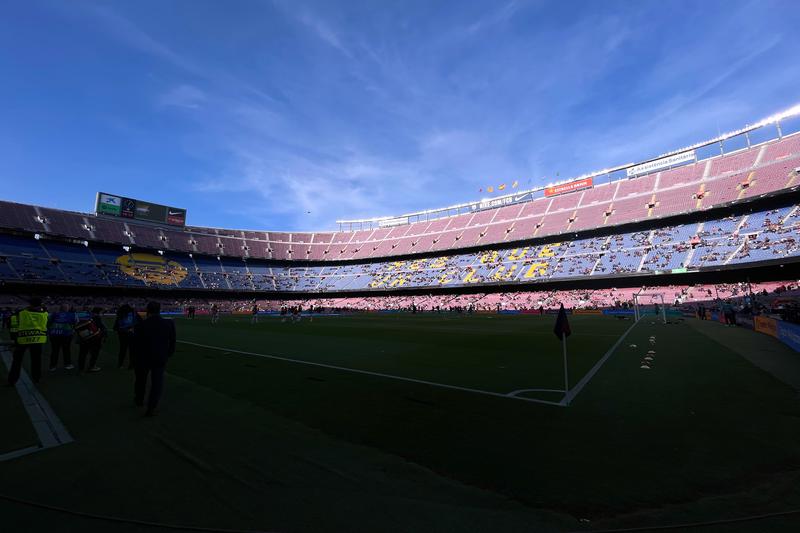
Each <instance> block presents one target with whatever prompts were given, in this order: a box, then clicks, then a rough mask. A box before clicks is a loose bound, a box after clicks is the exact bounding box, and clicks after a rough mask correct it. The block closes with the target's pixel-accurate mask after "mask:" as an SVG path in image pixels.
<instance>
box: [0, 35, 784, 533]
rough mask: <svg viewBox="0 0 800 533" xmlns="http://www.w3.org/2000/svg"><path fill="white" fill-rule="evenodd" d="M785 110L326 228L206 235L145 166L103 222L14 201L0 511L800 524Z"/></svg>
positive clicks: (7, 222) (555, 526)
mask: <svg viewBox="0 0 800 533" xmlns="http://www.w3.org/2000/svg"><path fill="white" fill-rule="evenodd" d="M126 28H127V27H126ZM126 31H128V33H126V35H131V33H130V31H129V30H126ZM323 35H324V34H323ZM148 43H149V44H147V46H148V47H150V48H149V49H155V50H157V51H158V54H160V55H162V56H164V57H167V58H169V57H170V56H168V55H167V54H166V53H164V52H163V51H159V50H161V49H156V48H154V45H152V43H150V42H149V41H148ZM329 44H330V43H329ZM334 44H335V43H334ZM334 47H335V46H334ZM761 111H762V114H763V115H765V116H766V118H763V119H762V120H757V121H755V122H753V123H751V124H747V125H742V126H741V127H740V128H739V129H735V130H732V131H729V132H725V133H723V132H721V131H720V132H719V133H718V135H716V136H713V137H711V138H704V139H705V140H699V141H698V142H695V143H694V144H691V145H690V146H683V147H675V146H669V145H663V146H661V149H660V150H659V151H658V152H660V153H658V152H656V153H650V154H645V155H644V156H643V157H642V158H641V159H639V160H637V161H636V162H632V163H622V164H620V162H619V161H614V160H611V158H609V159H607V160H605V163H604V164H605V165H607V167H606V168H604V169H602V170H599V171H588V172H586V173H582V174H580V175H575V176H573V177H569V178H564V179H560V178H559V179H555V180H550V181H547V182H542V183H540V184H534V185H533V186H530V187H527V188H525V187H519V186H518V183H517V181H514V183H513V185H510V186H507V185H506V184H503V185H502V187H500V188H499V190H498V191H497V194H483V195H482V196H483V197H482V198H479V199H474V200H471V201H464V202H461V201H460V200H456V201H459V202H460V203H455V204H453V205H449V206H445V207H440V208H436V207H431V206H430V205H426V204H422V205H419V207H418V210H416V211H411V212H405V213H394V214H387V213H376V214H378V215H380V216H374V217H358V218H343V219H338V220H333V219H331V220H330V221H329V223H328V225H329V229H327V230H321V231H316V230H314V231H312V230H311V229H310V228H309V230H308V231H293V230H287V229H281V228H280V227H276V228H274V229H273V228H271V227H270V228H258V229H243V228H236V227H225V228H223V227H211V226H210V225H193V224H192V223H191V222H192V219H193V218H195V217H197V218H196V220H199V219H200V218H199V217H200V213H199V212H198V213H197V215H195V212H194V210H193V207H191V206H187V207H173V206H170V205H168V204H170V203H171V200H170V199H169V198H164V197H159V195H158V192H157V191H153V194H152V196H151V197H147V198H146V199H139V198H138V197H134V196H133V195H132V194H130V193H128V192H125V191H126V189H125V186H124V185H125V183H124V180H120V181H119V182H118V183H110V184H109V186H108V188H107V189H104V190H97V191H91V192H85V191H83V192H85V196H86V200H87V204H88V202H89V201H91V200H92V198H90V196H93V206H94V208H93V209H92V210H88V209H87V210H85V211H80V210H75V209H69V208H61V206H60V205H53V202H49V203H47V202H41V203H36V202H33V203H26V202H19V201H10V200H2V199H0V312H2V318H3V329H2V331H1V332H0V356H2V359H3V363H4V365H0V377H2V378H3V380H4V381H6V380H8V382H9V384H10V385H11V386H9V387H6V388H4V389H3V394H2V396H1V397H0V398H1V399H0V402H2V407H3V408H2V428H3V431H2V432H0V515H2V517H3V518H2V520H3V524H4V525H5V526H7V527H8V529H7V531H20V532H21V531H58V532H61V531H75V532H78V531H80V532H95V531H96V532H108V531H113V532H117V531H119V532H151V531H218V532H229V533H230V532H234V531H236V532H243V531H250V532H254V531H270V532H273V531H274V532H295V531H297V532H306V531H308V532H315V531H332V532H333V531H336V532H338V531H342V532H344V531H348V532H355V531H365V532H366V531H370V532H375V531H380V532H383V531H387V532H389V531H397V532H405V531H431V532H439V531H452V532H462V531H464V532H472V531H475V532H484V531H486V532H489V531H492V532H495V531H498V532H499V531H502V532H517V531H519V532H534V531H535V532H573V531H595V532H600V531H608V532H622V531H656V530H674V531H695V530H697V531H701V530H702V531H713V532H723V531H724V532H729V531H730V532H744V531H775V532H784V531H785V532H789V531H797V530H798V528H800V483H798V479H799V478H800V439H798V436H800V405H798V398H800V396H799V392H798V391H800V358H798V352H800V105H794V106H793V107H789V108H787V109H785V110H782V111H780V110H776V109H762V110H761ZM769 113H773V114H769ZM767 115H768V116H767ZM576 149H577V148H576ZM508 183H509V184H510V183H511V182H510V180H509V182H508ZM115 185H116V186H117V187H116V188H115ZM508 191H510V192H508ZM489 192H490V193H493V192H494V191H489ZM481 193H483V189H481ZM459 198H460V197H459ZM56 203H58V202H56ZM198 211H199V209H198ZM231 225H233V224H231ZM153 304H158V306H159V307H158V308H154V307H153ZM127 306H131V308H130V309H131V320H132V321H134V322H135V323H136V326H135V327H131V330H130V331H131V333H130V335H131V336H132V338H133V340H130V341H129V340H127V339H128V338H130V337H126V338H123V337H125V335H128V333H125V335H123V333H122V331H123V330H124V329H125V328H124V327H123V326H122V325H121V324H122V322H121V319H122V318H123V317H126V316H127V315H126V314H125V313H126V311H125V309H128V308H127ZM154 309H156V310H155V311H154ZM158 309H160V315H161V316H162V317H165V318H167V319H168V320H166V321H164V322H169V323H171V324H173V326H170V327H174V329H173V332H174V334H175V335H176V337H175V338H174V339H176V340H173V350H174V353H173V354H171V355H170V356H169V358H168V360H167V363H166V369H165V366H164V363H162V364H161V366H160V372H161V373H162V376H165V377H164V378H163V379H164V385H163V386H164V395H163V398H162V399H161V401H160V403H158V409H155V404H153V405H150V404H148V409H147V412H146V416H145V417H143V416H142V414H143V411H142V409H140V408H141V407H142V398H143V397H140V396H139V394H140V393H139V389H138V382H139V379H140V378H139V372H140V370H139V366H140V365H144V363H142V361H143V360H144V359H145V358H146V356H147V354H146V353H144V352H145V351H146V349H145V348H144V346H145V344H144V341H139V340H138V339H139V338H142V337H143V336H144V335H149V333H148V331H149V330H146V329H145V327H144V326H143V325H142V324H147V323H150V322H152V321H153V320H162V319H158V318H157V316H158V315H159V311H158ZM37 313H38V314H39V315H42V316H44V319H43V320H45V322H46V327H45V328H40V330H41V331H39V335H38V336H37V333H36V332H33V333H31V331H33V330H35V329H36V328H34V327H33V326H30V324H31V323H32V322H30V320H32V319H31V318H29V317H30V316H32V315H34V314H37ZM59 313H61V314H64V313H67V314H68V315H69V316H70V317H72V318H70V320H71V322H70V328H69V331H68V333H67V338H68V339H69V340H67V342H66V344H67V346H68V347H69V345H70V343H71V342H72V341H71V339H72V338H73V335H74V340H75V342H74V343H73V346H72V348H73V349H72V351H73V352H76V351H77V350H78V349H79V350H80V353H81V355H80V359H79V363H78V365H77V366H78V368H77V369H75V365H73V364H72V362H71V359H70V358H69V355H66V356H65V357H64V358H63V360H61V361H60V362H59V356H58V353H59V351H58V350H59V349H57V347H56V346H57V345H59V343H60V342H63V341H59V340H58V339H57V337H58V336H59V335H61V333H58V332H57V331H56V330H55V329H54V327H53V323H54V321H56V322H57V320H56V319H55V318H54V317H55V316H56V315H58V314H59ZM81 317H82V318H81ZM154 317H156V318H154ZM26 321H28V322H26ZM26 324H28V326H26ZM85 324H90V325H91V324H96V326H95V325H91V328H93V329H91V331H90V333H86V331H88V329H84V325H85ZM26 327H27V328H28V329H27V330H26ZM98 327H99V329H98ZM31 328H33V329H31ZM86 328H89V326H86ZM34 337H35V338H38V339H39V340H31V339H33V338H34ZM91 339H95V341H97V342H96V346H97V353H93V352H92V351H91V349H90V348H88V346H89V344H90V342H93V341H91ZM128 342H130V343H131V346H132V348H130V350H131V351H130V354H129V357H130V359H127V360H126V359H125V355H124V354H126V353H127V352H126V350H127V349H128V348H126V347H125V346H123V343H128ZM30 343H38V344H36V345H37V346H40V347H41V348H40V352H42V350H43V353H41V354H40V356H38V357H40V359H41V358H42V357H43V358H44V361H43V362H36V357H37V356H35V353H34V351H32V350H31V351H30V352H29V355H26V348H27V347H28V346H30ZM147 346H151V345H147ZM153 346H154V345H153ZM51 352H52V354H54V355H52V356H51ZM66 353H67V354H68V353H69V348H68V349H67V352H66ZM86 355H88V356H89V357H90V359H91V361H90V363H89V366H88V367H85V366H84V363H85V361H84V358H85V356H86ZM72 357H73V358H74V357H75V354H74V353H73V354H72ZM19 362H22V368H21V371H20V368H19V366H17V367H16V370H15V366H14V365H19ZM48 362H49V368H47V365H48ZM117 363H118V364H117ZM37 365H38V366H42V367H43V369H39V368H38V367H37ZM134 366H135V371H133V370H131V368H133V367H134ZM101 370H102V371H101ZM150 370H151V371H152V369H150ZM164 372H166V373H165V374H164ZM40 373H41V378H40V377H39V374H40ZM134 374H135V375H136V378H135V379H136V381H137V389H136V392H135V394H136V399H135V400H134V401H133V402H132V401H131V400H132V399H133V398H132V393H133V392H134V385H133V380H134ZM14 376H18V377H14ZM144 376H145V378H144V379H145V381H146V379H147V373H146V372H145V373H144ZM152 379H153V380H155V379H156V378H155V377H152ZM155 386H156V385H155V381H152V382H151V384H150V385H149V387H150V389H148V390H153V387H155ZM142 394H143V393H142ZM156 401H158V398H156ZM156 415H157V416H156ZM5 526H4V527H5ZM5 530H6V529H4V531H5Z"/></svg>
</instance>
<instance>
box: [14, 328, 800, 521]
mask: <svg viewBox="0 0 800 533" xmlns="http://www.w3.org/2000/svg"><path fill="white" fill-rule="evenodd" d="M552 322H553V319H552V318H551V317H533V316H524V317H519V316H517V317H498V316H492V317H491V318H490V317H489V316H474V317H458V318H456V317H438V316H436V317H434V316H430V315H428V316H424V315H423V316H421V317H420V316H413V317H412V316H400V317H395V316H377V317H335V318H333V317H331V318H323V319H317V320H315V321H314V322H313V323H310V322H302V323H300V324H291V323H281V322H280V321H279V320H276V319H269V320H267V321H264V322H263V323H262V324H259V325H251V324H249V323H248V319H246V318H241V319H232V318H227V319H224V320H223V322H222V323H221V324H219V325H217V326H214V327H211V326H210V325H209V324H208V322H206V321H204V320H197V321H194V322H191V321H187V320H179V321H178V330H179V337H180V338H182V339H184V340H190V341H193V342H198V343H201V344H209V345H214V346H224V347H229V348H233V349H238V350H244V351H252V352H257V353H265V354H275V355H281V356H287V357H292V358H300V359H306V360H313V361H317V362H323V363H327V364H336V365H341V366H349V367H353V368H360V369H367V370H370V371H376V372H388V373H391V374H397V375H402V376H405V377H413V378H417V379H427V380H432V381H438V382H442V383H450V384H454V385H458V386H469V387H474V388H480V389H483V390H492V391H497V392H503V393H507V392H511V391H512V390H517V389H520V388H550V387H553V388H555V387H558V385H559V381H560V379H561V376H560V372H559V370H560V367H561V358H560V355H559V352H558V341H557V339H555V337H554V336H553V334H552V332H551V331H550V330H551V328H552ZM571 322H572V327H573V331H574V332H575V334H574V335H573V336H572V337H570V344H569V345H570V361H571V369H572V372H573V375H574V376H575V378H574V379H573V380H572V383H574V382H575V381H577V379H578V378H579V377H580V376H581V375H582V374H583V373H585V371H586V370H587V369H588V368H590V367H591V366H592V365H593V364H594V362H596V360H597V359H598V358H599V357H600V356H601V355H602V354H603V353H604V352H605V351H606V350H607V349H608V348H609V347H610V346H611V345H612V344H613V343H614V342H615V341H616V338H617V337H618V335H619V334H620V333H621V332H622V331H624V330H625V329H626V327H627V326H628V325H629V324H630V323H629V322H627V323H626V322H624V321H616V320H614V319H606V318H601V317H581V316H576V317H573V319H572V321H571ZM650 335H656V338H657V340H656V344H655V346H654V347H653V349H655V351H656V360H655V364H654V365H653V368H652V369H651V370H649V371H647V370H641V369H640V368H639V366H640V361H641V359H642V357H643V356H644V354H645V352H646V351H647V350H648V349H650V345H649V343H648V337H649V336H650ZM751 335H756V334H754V333H751ZM757 337H758V336H756V338H757ZM629 344H636V345H637V348H635V349H634V348H630V347H629ZM110 351H113V339H112V342H110V343H109V345H108V346H107V348H106V355H104V357H105V361H106V363H110V362H111V361H110V360H111V359H112V358H111V357H110V356H109V355H108V352H110ZM501 367H505V368H501ZM169 371H170V379H169V380H168V389H167V393H166V399H165V404H164V409H163V414H162V418H159V419H156V421H155V423H150V422H147V423H149V425H143V421H141V420H140V419H139V418H138V414H134V413H132V412H131V411H130V407H128V403H129V402H128V398H129V387H130V384H129V383H126V384H124V385H123V383H124V382H125V380H126V378H128V379H129V376H128V375H126V373H125V372H123V371H113V372H108V373H105V371H104V373H103V374H101V375H97V376H82V377H81V378H75V377H73V376H64V375H59V376H56V377H55V378H54V379H48V380H47V381H46V384H45V386H43V392H44V394H45V395H46V396H47V397H48V400H49V401H50V402H51V404H53V407H54V408H55V409H56V411H57V412H58V413H59V414H60V415H61V416H62V418H63V420H64V422H65V424H66V425H67V427H68V429H69V430H70V431H71V432H72V433H73V436H75V437H76V439H77V442H76V443H75V444H72V445H69V446H65V447H63V448H59V449H56V450H52V451H48V452H46V453H41V454H36V455H35V456H31V457H29V458H25V459H23V460H19V461H15V462H12V463H7V464H6V465H3V466H2V467H0V468H3V469H5V470H6V471H7V472H9V473H10V474H11V477H9V478H8V479H13V480H14V481H15V482H20V483H22V482H21V481H20V476H23V475H24V474H25V473H28V474H31V473H33V474H34V475H35V474H36V473H39V474H41V475H45V474H46V473H47V474H48V475H49V476H50V477H53V475H56V479H55V480H53V481H54V483H53V484H52V485H50V486H49V490H48V489H46V488H44V487H43V488H41V489H38V490H37V487H36V486H34V485H35V484H33V483H22V484H21V485H20V487H21V493H22V494H27V495H29V496H31V497H32V498H33V499H40V500H50V501H53V499H52V497H51V496H50V492H51V491H52V487H62V488H65V490H67V491H68V492H69V491H71V490H72V489H74V488H76V487H86V486H89V487H92V488H93V489H95V492H96V493H97V494H99V509H98V508H95V509H94V510H97V511H98V512H99V510H101V509H102V510H104V511H106V512H108V513H110V514H123V515H132V514H133V515H135V516H139V515H140V514H141V513H142V512H144V514H146V515H147V516H148V517H150V518H151V519H155V518H157V519H163V520H169V521H175V522H184V523H185V522H192V523H198V524H203V525H217V526H223V525H224V526H227V527H234V526H238V525H240V524H245V525H247V526H248V527H260V528H273V529H274V528H278V529H279V530H285V531H306V530H308V531H312V530H320V529H324V530H331V531H334V530H342V531H344V530H347V531H356V530H365V531H366V530H368V529H370V530H372V531H374V530H382V531H386V530H398V531H403V530H412V529H413V530H421V531H422V530H426V529H427V530H432V531H433V530H452V531H480V530H489V529H490V528H491V527H495V526H491V525H490V524H495V523H502V524H503V525H502V527H500V529H502V530H504V531H514V530H525V529H526V528H531V527H534V528H535V529H534V530H537V531H538V530H542V529H545V530H546V529H549V528H554V529H556V530H564V529H565V528H569V527H579V526H580V525H581V523H579V522H577V521H576V520H575V519H577V518H588V519H590V520H591V523H592V524H594V525H638V524H647V523H659V522H660V523H663V522H672V521H676V520H681V521H682V520H689V521H691V520H697V519H704V518H710V517H718V516H733V515H737V514H749V513H751V512H766V511H770V510H781V509H784V508H786V506H790V505H793V504H794V505H796V506H800V498H799V497H798V489H797V483H796V482H797V480H798V476H797V469H798V465H800V460H799V459H800V444H798V442H797V438H796V436H797V435H798V434H800V433H798V430H800V423H799V421H800V418H799V417H798V415H800V409H798V404H797V401H796V396H795V393H794V391H792V390H791V389H790V388H789V387H787V386H785V385H783V384H782V383H780V382H778V381H777V380H775V379H774V378H773V377H771V376H770V375H768V374H766V373H764V372H763V371H761V370H759V369H757V368H756V367H754V366H753V365H752V364H750V363H749V362H748V361H746V360H745V359H743V358H742V357H740V356H739V355H737V354H736V353H734V352H733V351H731V350H730V349H728V348H726V347H725V346H723V345H721V344H719V343H718V342H716V341H715V340H713V339H712V338H711V337H709V336H708V335H706V334H704V333H702V332H701V331H698V330H696V329H694V328H692V327H689V326H688V325H687V324H670V325H666V326H665V325H660V324H651V323H650V322H649V321H648V320H644V321H643V322H642V323H640V324H639V325H637V326H636V327H635V328H634V330H633V331H632V332H631V334H630V336H629V338H628V339H627V340H626V341H625V343H624V344H623V345H622V346H621V347H620V348H618V350H617V351H616V353H615V354H614V355H613V356H612V357H611V358H610V359H609V360H608V362H607V363H606V365H605V366H604V367H603V368H602V369H601V370H600V372H599V373H598V374H597V375H596V376H595V378H594V379H593V380H592V382H591V383H590V384H589V386H588V387H587V388H586V389H585V390H584V391H583V392H582V393H581V394H580V395H579V396H578V397H577V398H576V400H575V401H574V403H573V405H572V406H571V407H570V408H567V409H564V408H560V407H553V406H546V405H537V404H530V403H527V402H521V401H516V400H512V399H506V398H498V397H492V396H483V395H478V394H471V393H466V392H461V391H455V390H449V389H442V388H436V387H431V386H427V385H422V384H416V383H409V382H402V381H394V380H388V379H385V378H381V377H376V376H365V375H360V374H352V373H347V372H342V371H338V370H333V369H327V368H321V367H312V366H305V365H297V364H292V363H287V362H283V361H276V360H270V359H263V358H258V357H253V356H246V355H239V354H235V353H226V352H225V351H221V350H211V349H204V348H198V347H195V346H189V345H181V346H180V347H179V351H178V353H177V354H176V355H175V357H174V359H173V360H172V361H171V362H170V367H169ZM76 380H81V381H79V382H76ZM87 385H88V386H87ZM126 389H127V390H126ZM76 390H77V391H79V392H80V393H79V394H76V392H75V391H76ZM101 398H102V400H100V399H101ZM321 449H324V450H325V451H326V452H327V453H325V455H324V459H322V460H321V459H319V458H318V457H316V458H315V456H314V455H313V452H314V451H316V453H319V452H320V450H321ZM85 456H90V457H92V463H95V462H96V464H94V466H91V467H88V468H87V467H84V468H85V470H82V469H81V466H82V465H84V464H86V463H83V462H82V461H81V459H80V458H81V457H85ZM129 457H140V458H142V457H143V458H144V459H145V460H146V461H145V463H144V464H141V463H139V464H138V466H137V467H135V468H134V467H133V466H129V465H128V461H127V460H126V458H129ZM372 457H375V458H378V459H373V460H370V458H372ZM375 461H377V462H378V463H379V464H381V465H382V466H381V467H380V468H379V470H380V472H382V473H381V474H380V475H378V477H377V478H376V477H375V476H376V471H375V468H374V467H375ZM309 462H310V464H311V465H313V466H314V468H311V467H309V466H308V465H309ZM134 464H136V463H135V462H134ZM320 465H321V466H320ZM406 469H411V470H410V471H411V472H413V473H414V475H410V474H408V476H410V479H409V478H408V476H407V474H406V472H408V471H407V470H406ZM76 471H77V472H81V475H80V476H79V477H78V478H75V477H74V476H75V474H76ZM320 471H322V472H327V474H326V475H329V476H330V477H331V479H330V482H329V484H325V483H323V485H322V486H323V487H325V488H327V490H322V489H320V488H319V487H320V486H319V485H318V483H317V482H316V479H317V476H318V475H319V472H320ZM323 477H325V476H323ZM151 478H152V479H151ZM271 481H274V484H272V483H271ZM126 487H127V490H125V488H126ZM198 487H208V491H206V490H205V489H198ZM356 487H358V488H356ZM159 488H163V489H165V490H164V492H166V493H167V496H166V497H165V498H164V499H165V501H164V502H162V501H160V499H159V498H157V497H155V496H153V497H152V498H150V497H146V498H144V502H142V503H143V508H144V511H136V512H134V511H135V508H132V507H131V506H132V505H133V502H137V501H139V500H140V499H141V498H142V497H141V494H150V491H155V493H156V494H160V493H159V490H158V489H159ZM60 490H61V489H57V492H59V491H60ZM412 493H413V494H416V495H417V497H416V498H414V501H413V502H412V503H409V505H410V507H403V505H402V504H401V500H402V501H406V503H408V502H407V500H406V499H407V498H408V495H409V494H412ZM125 494H129V496H125ZM131 495H132V496H131ZM215 498H216V499H220V501H221V502H222V503H221V504H216V505H215V504H214V503H213V502H214V501H215ZM298 501H301V502H304V503H305V504H307V505H311V509H312V510H311V511H308V512H303V511H302V510H301V509H299V508H298V505H297V502H298ZM264 502H269V503H268V504H267V503H264ZM82 504H83V500H80V499H78V500H76V501H75V505H77V506H79V507H80V506H81V505H82ZM429 505H432V506H433V507H429ZM398 506H399V507H398ZM228 507H230V508H231V509H232V510H231V509H228ZM330 509H334V510H333V511H331V510H330ZM342 509H345V510H346V512H342V511H341V510H342ZM401 509H402V510H401ZM425 509H427V511H426V510H425ZM542 509H547V510H549V511H550V512H543V511H541V510H542ZM192 510H194V511H192ZM19 513H22V514H24V512H23V511H19ZM136 513H138V514H136ZM329 513H330V516H328V514H329ZM417 513H419V515H418V516H419V519H418V520H414V519H412V517H411V515H414V516H417ZM567 515H568V516H571V517H572V518H568V517H566V516H567ZM498 520H499V521H500V522H497V521H498ZM775 523H776V524H777V525H776V526H775V527H777V528H778V529H775V530H786V531H790V530H792V529H791V527H790V526H791V525H792V524H791V519H782V520H777V521H775ZM796 523H797V522H796V521H795V522H794V525H796ZM321 524H325V525H326V527H323V528H320V525H321ZM781 528H784V529H781ZM495 530H498V529H495ZM740 530H742V531H745V530H746V529H740Z"/></svg>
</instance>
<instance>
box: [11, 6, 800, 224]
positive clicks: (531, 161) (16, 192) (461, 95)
mask: <svg viewBox="0 0 800 533" xmlns="http://www.w3.org/2000/svg"><path fill="white" fill-rule="evenodd" d="M3 9H4V12H3V16H2V17H0V72H2V80H3V82H2V83H0V183H2V184H3V185H4V186H3V187H2V192H0V196H2V197H3V198H4V199H9V200H14V201H20V202H28V203H36V204H40V205H46V206H55V207H61V208H65V209H75V210H81V211H89V210H91V209H92V207H93V205H92V204H93V201H94V194H95V192H96V191H98V190H104V191H107V192H112V193H117V194H122V195H127V196H131V197H134V198H142V199H146V200H151V201H157V202H161V203H166V204H170V205H175V206H178V207H186V208H188V210H189V213H188V219H189V220H188V221H189V223H190V224H196V225H211V226H223V227H240V228H258V229H287V230H292V229H294V230H302V229H331V228H334V227H335V224H334V221H335V220H336V219H338V218H356V217H364V216H378V215H391V214H400V213H401V212H407V211H413V210H419V209H426V208H432V207H442V206H445V205H450V204H453V203H458V202H463V201H468V200H474V199H477V198H480V197H481V196H485V195H482V194H480V193H479V192H478V189H480V188H485V187H486V186H487V185H491V184H495V185H496V184H498V183H502V182H508V183H510V182H512V181H514V180H518V181H520V183H521V184H522V185H523V186H528V185H529V180H530V185H531V186H533V185H542V184H544V183H546V182H548V181H552V180H553V179H555V176H556V173H558V175H559V177H560V179H563V178H565V177H569V176H574V175H579V174H582V173H584V172H588V171H592V170H597V169H600V168H605V167H607V166H611V165H615V164H620V163H625V162H632V161H635V160H637V159H642V158H645V157H649V156H654V155H658V154H660V153H663V152H665V151H668V150H670V149H673V148H678V147H681V146H685V145H688V144H691V143H693V142H696V141H699V140H702V139H705V138H708V137H712V136H714V135H716V133H717V131H718V130H722V131H725V130H728V129H734V128H738V127H740V126H742V125H744V124H745V123H748V122H754V121H756V120H758V119H760V118H763V117H764V116H766V115H769V114H771V113H773V112H776V111H779V110H781V109H783V108H786V107H790V106H791V105H794V104H796V103H798V102H800V60H798V51H797V50H798V44H800V38H798V28H800V2H797V1H795V0H784V1H761V0H759V1H751V2H737V1H733V0H727V1H723V2H715V1H711V0H704V1H702V2H681V1H678V0H670V1H667V2H665V1H633V0H626V1H622V2H614V1H603V2H596V1H577V2H574V1H573V2H570V1H558V2H555V1H553V2H536V1H524V0H511V1H507V2H503V1H502V0H499V1H488V0H487V1H478V2H473V1H467V0H459V1H442V2H436V1H432V0H422V1H413V0H403V1H379V0H368V1H356V0H346V1H339V2H334V1H325V2H305V1H301V0H271V1H270V0H263V1H257V0H238V1H232V2H219V1H201V0H187V1H175V0H170V1H164V0H158V1H151V0H137V1H135V2H134V1H130V2H121V1H115V2H90V1H81V2H77V1H76V2H65V1H54V2H45V1H36V0H24V1H16V0H12V1H9V2H4V8H3Z"/></svg>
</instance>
